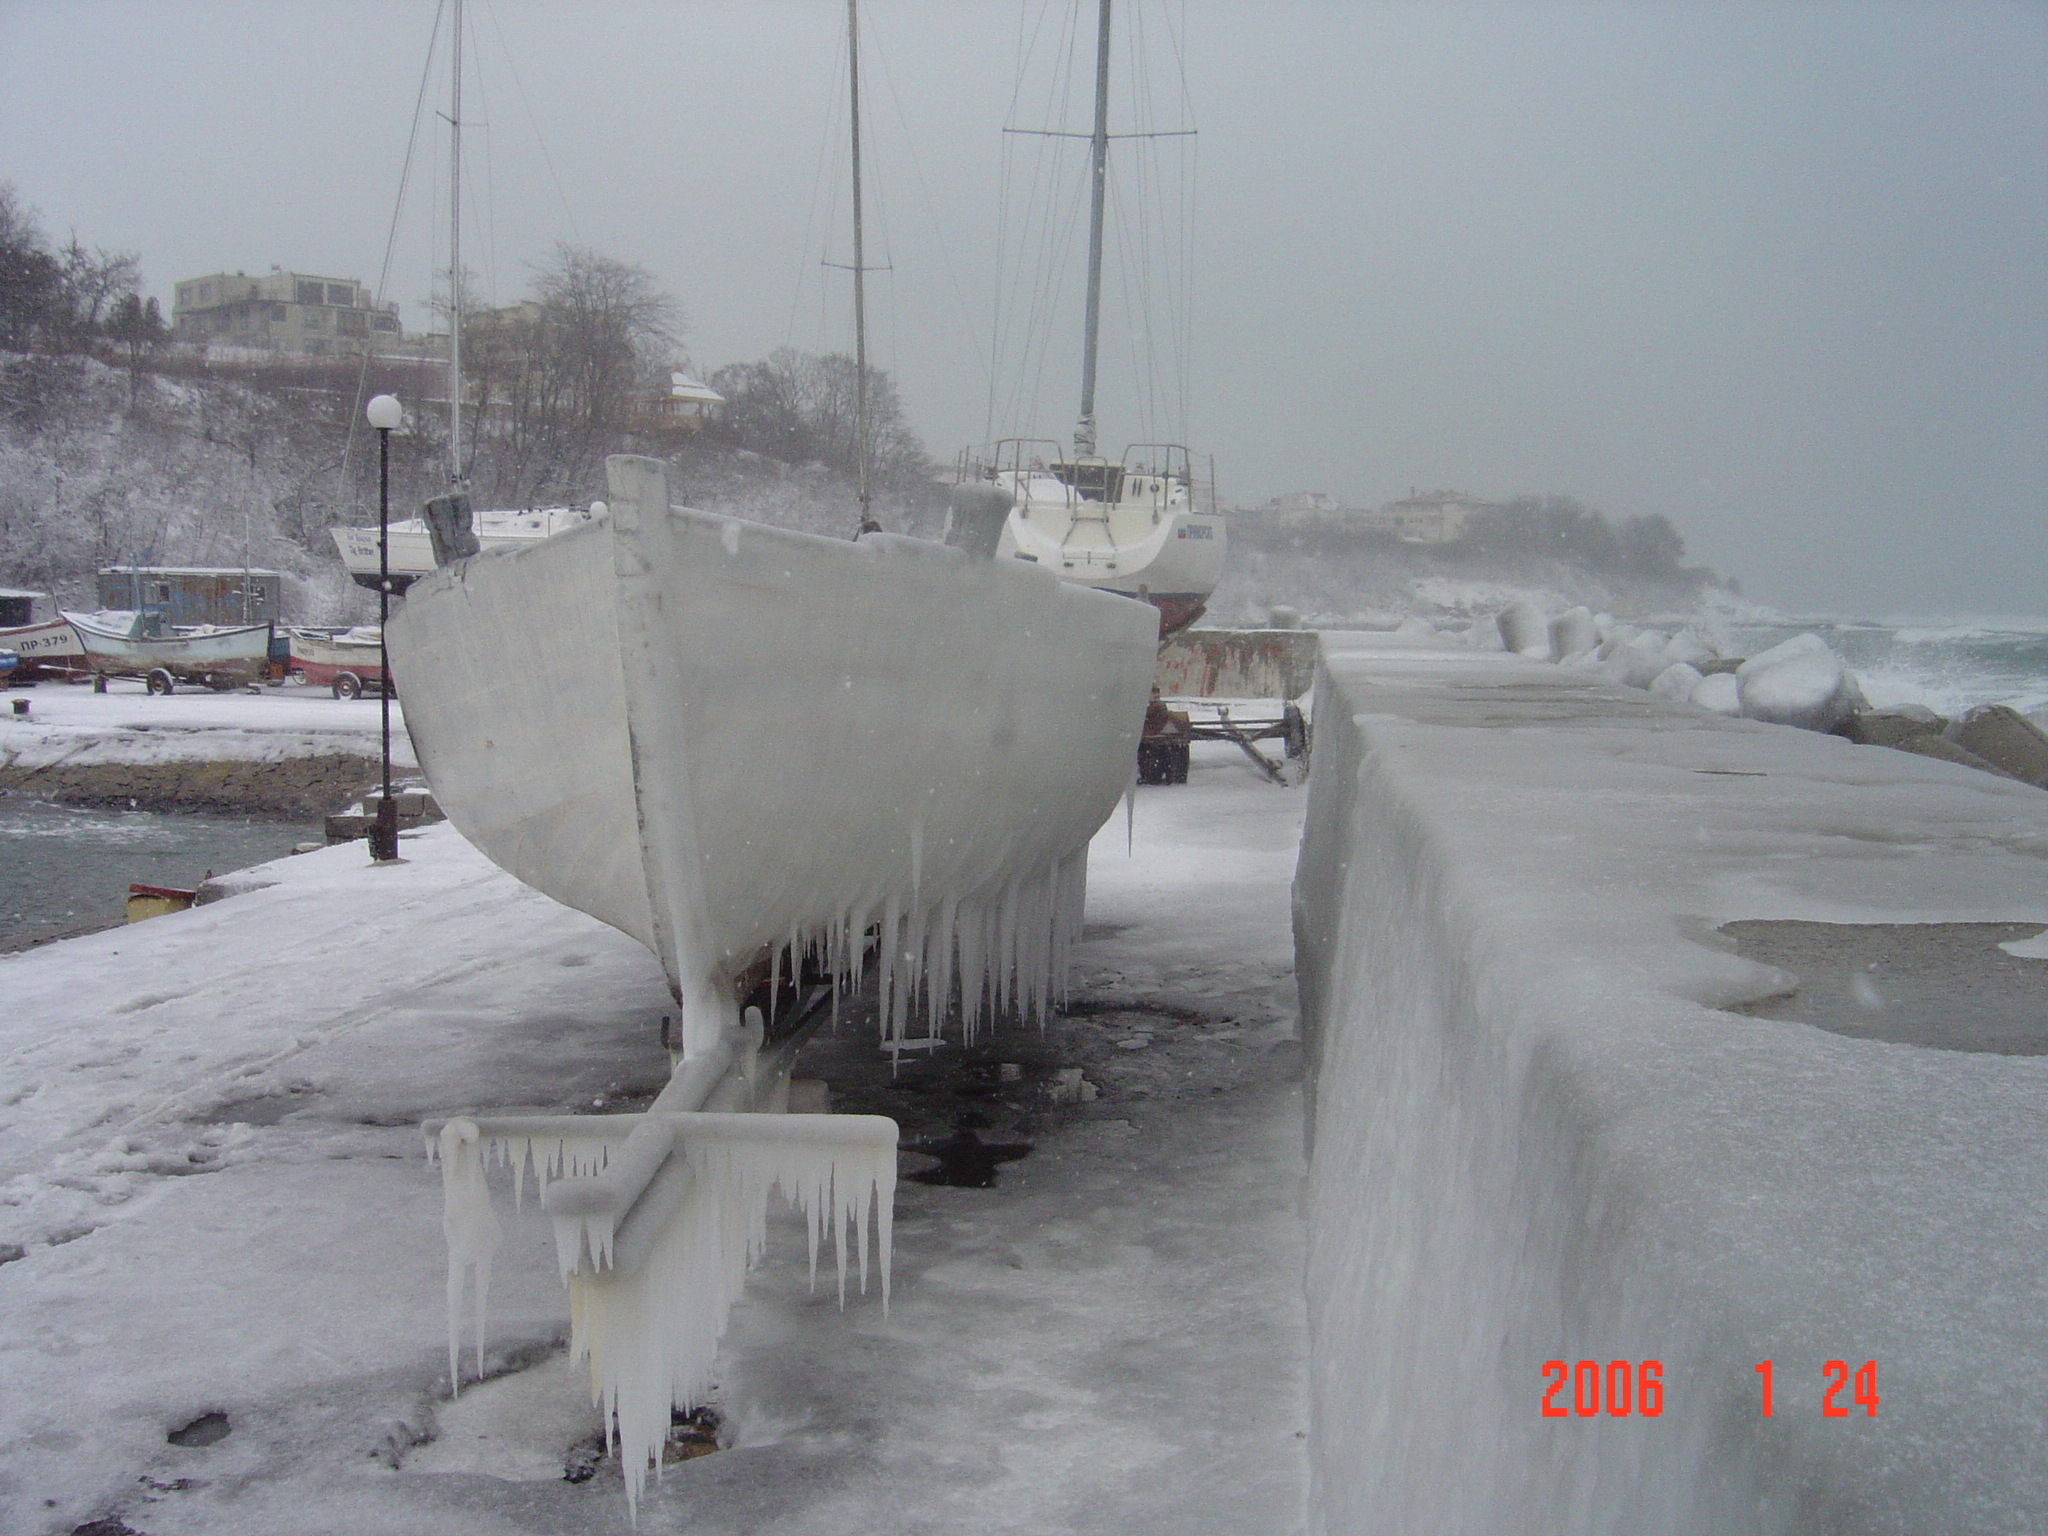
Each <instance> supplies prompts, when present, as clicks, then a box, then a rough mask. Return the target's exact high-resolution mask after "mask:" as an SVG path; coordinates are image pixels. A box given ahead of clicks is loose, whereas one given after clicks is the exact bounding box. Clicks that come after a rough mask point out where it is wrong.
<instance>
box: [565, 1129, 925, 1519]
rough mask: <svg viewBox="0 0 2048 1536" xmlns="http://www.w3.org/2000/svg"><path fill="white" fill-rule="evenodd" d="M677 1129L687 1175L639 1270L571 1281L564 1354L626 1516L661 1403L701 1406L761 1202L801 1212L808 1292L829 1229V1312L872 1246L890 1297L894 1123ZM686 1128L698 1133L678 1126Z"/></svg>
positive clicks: (639, 1485) (761, 1225) (862, 1270)
mask: <svg viewBox="0 0 2048 1536" xmlns="http://www.w3.org/2000/svg"><path fill="white" fill-rule="evenodd" d="M678 1120H679V1122H681V1123H684V1124H685V1134H684V1138H683V1149H684V1150H683V1153H682V1155H683V1156H685V1157H687V1159H688V1160H689V1166H690V1169H691V1172H692V1175H693V1177H692V1179H691V1181H690V1186H689V1191H688V1193H687V1194H686V1195H685V1197H684V1199H683V1202H682V1204H681V1206H680V1207H679V1208H678V1209H677V1211H676V1213H675V1215H674V1216H673V1217H672V1218H671V1219H670V1221H669V1223H668V1225H667V1227H666V1228H665V1229H664V1230H663V1231H662V1232H661V1234H660V1235H659V1236H658V1237H657V1239H656V1241H655V1246H654V1248H653V1250H652V1252H651V1253H650V1255H649V1257H648V1259H647V1262H646V1263H645V1264H644V1265H643V1266H642V1267H641V1268H640V1269H639V1270H637V1271H635V1272H634V1273H632V1274H627V1275H620V1274H615V1273H614V1274H597V1275H591V1274H583V1273H579V1274H578V1275H577V1276H576V1277H575V1279H574V1280H573V1281H572V1303H571V1316H572V1322H573V1331H572V1338H571V1344H570V1349H571V1353H572V1356H573V1358H575V1359H577V1360H579V1361H587V1362H588V1363H589V1367H590V1373H591V1395H592V1399H593V1401H595V1402H598V1403H601V1404H603V1405H605V1406H606V1407H607V1408H608V1409H609V1410H610V1411H611V1414H612V1416H613V1417H614V1418H615V1420H616V1423H617V1427H618V1450H619V1457H620V1462H621V1466H622V1468H623V1470H624V1472H625V1476H626V1493H627V1499H628V1502H629V1505H630V1507H631V1508H632V1510H633V1513H634V1516H635V1518H636V1519H637V1517H638V1505H639V1498H640V1495H641V1493H642V1492H643V1491H644V1489H645V1486H646V1482H647V1478H648V1476H649V1474H650V1473H653V1474H655V1475H657V1476H658V1475H659V1469H660V1457H661V1448H662V1445H663V1443H664V1441H665V1440H666V1439H667V1437H668V1429H669V1422H670V1409H671V1407H672V1406H676V1407H683V1408H689V1407H693V1406H695V1405H696V1404H698V1403H701V1402H702V1401H703V1400H704V1394H705V1391H706V1390H707V1388H708V1386H709V1379H710V1372H711V1367H712V1364H713V1362H714V1360H715V1359H716V1356H717V1352H718V1343H719V1340H720V1338H721V1337H722V1336H723V1334H724V1332H725V1328H726V1323H727V1320H728V1317H729V1314H730V1312H731V1308H732V1305H733V1303H734V1302H736V1301H737V1300H738V1299H739V1296H740V1292H741V1289H742V1287H743V1286H744V1283H745V1277H746V1272H747V1269H748V1268H749V1267H750V1266H751V1265H752V1263H753V1262H754V1260H755V1259H756V1258H758V1257H759V1255H760V1253H761V1250H762V1248H763V1246H764V1245H765V1243H766V1241H767V1206H768V1198H769V1196H770V1194H771V1193H773V1192H776V1191H780V1192H781V1194H782V1195H783V1197H784V1198H785V1199H787V1200H788V1201H789V1202H790V1203H791V1204H792V1205H794V1206H795V1207H796V1208H797V1210H798V1212H799V1213H800V1214H801V1216H802V1219H803V1221H804V1227H805V1234H806V1242H807V1247H808V1252H809V1255H810V1261H811V1278H812V1283H813V1284H814V1285H815V1283H816V1279H817V1267H816V1266H817V1256H818V1252H819V1250H820V1248H821V1247H822V1246H823V1239H824V1238H825V1236H826V1233H827V1230H828V1229H829V1231H830V1235H831V1239H832V1247H833V1255H834V1260H835V1268H836V1270H837V1274H838V1289H839V1296H840V1300H841V1303H842V1304H843V1303H844V1301H845V1294H846V1279H847V1270H848V1269H849V1267H855V1266H857V1271H858V1278H859V1284H860V1289H861V1291H862V1292H863V1293H865V1292H866V1290H867V1286H868V1273H869V1266H868V1253H867V1244H868V1242H869V1241H870V1240H872V1241H873V1242H875V1244H876V1253H875V1256H876V1261H877V1262H876V1268H877V1271H878V1274H879V1279H880V1282H881V1285H880V1288H881V1292H882V1300H883V1306H884V1308H885V1309H886V1307H887V1305H888V1298H889V1287H890V1259H891V1253H890V1248H889V1244H890V1243H891V1242H892V1241H893V1234H892V1231H891V1222H890V1214H891V1207H892V1205H893V1202H894V1199H895V1186H896V1151H895V1126H894V1125H893V1123H891V1122H889V1121H886V1120H879V1119H876V1118H874V1117H869V1116H815V1117H814V1116H798V1117H795V1120H796V1121H797V1122H800V1123H799V1124H792V1123H791V1121H790V1120H787V1119H784V1117H781V1116H758V1117H757V1116H725V1115H714V1116H703V1117H694V1116H684V1117H678ZM757 1120H758V1121H768V1122H770V1124H768V1125H764V1126H760V1127H759V1128H758V1130H757V1131H756V1132H755V1134H748V1132H749V1127H748V1126H746V1125H743V1124H741V1123H740V1122H742V1121H757ZM692 1121H695V1122H697V1123H699V1124H701V1125H703V1126H705V1127H707V1129H706V1130H704V1131H703V1132H702V1133H701V1134H699V1133H697V1132H695V1131H693V1130H690V1129H689V1128H688V1126H689V1122H692ZM871 1235H872V1236H871ZM849 1249H851V1250H852V1252H851V1253H849V1252H848V1250H849ZM850 1259H851V1260H853V1261H854V1265H853V1266H850V1265H849V1260H850Z"/></svg>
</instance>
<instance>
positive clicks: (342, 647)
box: [290, 624, 395, 699]
mask: <svg viewBox="0 0 2048 1536" xmlns="http://www.w3.org/2000/svg"><path fill="white" fill-rule="evenodd" d="M290 635H291V644H292V665H291V675H292V676H293V677H295V678H297V679H298V680H299V681H300V682H302V683H309V684H311V685H313V686H314V687H318V688H331V689H333V690H334V696H335V697H336V698H337V699H355V698H360V697H362V695H363V694H365V693H375V692H376V691H377V690H378V689H379V688H382V687H383V686H384V646H383V640H382V637H381V635H380V633H379V631H378V628H377V626H376V625H374V624H359V625H357V626H356V627H355V628H354V629H294V630H292V631H291V632H290ZM394 691H395V690H394Z"/></svg>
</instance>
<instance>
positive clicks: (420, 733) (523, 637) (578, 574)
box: [387, 456, 1157, 1052]
mask: <svg viewBox="0 0 2048 1536" xmlns="http://www.w3.org/2000/svg"><path fill="white" fill-rule="evenodd" d="M607 469H608V472H609V476H610V484H609V489H610V493H611V512H610V516H609V517H608V518H606V519H604V520H603V521H600V522H594V523H591V524H588V525H586V526H584V527H582V528H577V529H572V530H570V531H569V532H567V533H563V534H561V535H559V536H557V537H555V538H552V539H548V540H546V541H544V542H542V543H538V544H534V545H532V546H530V547H527V548H524V549H517V550H500V551H496V552H487V553H483V554H479V555H477V556H474V557H472V558H471V559H468V560H465V561H459V562H457V563H456V564H454V565H452V566H449V567H446V568H444V569H443V570H440V571H437V572H436V573H434V574H433V575H432V576H429V577H426V578H424V579H423V580H421V581H419V582H417V583H415V584H414V586H413V588H412V590H411V591H410V592H409V593H408V594H407V596H406V600H405V603H404V606H403V607H402V608H401V609H400V610H399V611H398V612H397V613H396V614H395V615H394V616H393V618H392V621H391V624H390V628H389V632H388V637H387V638H388V643H389V645H390V650H391V659H392V667H393V671H394V673H395V674H396V676H397V678H398V680H399V686H400V687H401V689H402V690H403V691H404V695H405V700H406V724H407V727H408V729H409V731H410V733H411V736H412V740H413V745H414V747H415V748H416V750H417V751H418V753H419V757H420V763H421V766H422V767H423V768H424V769H425V770H426V774H427V778H428V780H429V782H430V783H431V784H432V785H433V787H434V792H435V796H436V799H437V800H438V802H439V803H440V805H441V807H442V809H443V810H444V811H445V812H446V814H447V816H448V818H449V820H450V821H452V822H454V823H455V825H456V827H457V828H458V829H459V830H461V832H462V833H463V835H464V836H466V837H468V838H469V839H470V840H471V841H472V842H473V843H475V844H476V845H477V847H479V848H480V849H481V850H482V851H483V852H484V853H485V854H486V855H487V856H489V857H490V858H491V859H492V860H494V861H495V862H497V863H498V864H500V865H502V866H503V867H504V868H506V869H508V870H510V871H511V872H512V873H513V874H515V875H517V876H519V878H520V879H522V880H524V881H526V882H527V883H528V884H530V885H533V886H535V887H536V888H538V889H540V890H542V891H545V892H546V893H547V894H549V895H550V896H553V897H555V898H556V899H557V900H558V901H562V902H564V903H566V904H568V905H569V906H572V907H577V908H579V909H581V910H583V911H586V912H589V913H591V914H593V915H594V916H596V917H599V918H601V919H603V920H604V921H605V922H608V923H610V924H612V925H613V926H614V927H616V928H619V929H621V930H623V931H624V932H626V933H629V934H631V935H632V936H633V937H635V938H637V939H639V940H640V941H641V942H642V943H644V944H646V945H647V946H648V947H649V948H650V949H652V950H653V951H654V952H655V953H656V954H657V955H658V956H659V957H660V958H661V961H662V964H663V967H664V968H665V969H666V971H667V973H668V976H669V980H670V983H671V985H672V986H673V988H674V989H675V992H676V995H677V997H678V999H679V1000H680V1001H681V1003H682V1005H683V1017H684V1040H685V1049H686V1052H687V1051H688V1050H690V1049H694V1048H697V1047H699V1046H709V1045H710V1044H712V1043H714V1042H715V1041H716V1040H717V1039H718V1038H719V1037H720V1035H721V1033H722V1032H723V1031H724V1030H726V1029H727V1028H729V1027H730V1026H731V1025H733V1024H735V1023H736V1022H737V1021H738V1000H737V998H736V996H735V993H734V990H733V989H734V985H735V983H736V982H737V981H738V979H739V978H740V976H741V975H742V973H744V972H745V971H746V970H747V969H748V968H749V967H750V966H752V964H753V963H754V961H755V960H756V958H757V957H758V956H761V955H763V954H764V953H766V952H768V951H770V950H776V949H782V950H785V951H787V950H791V949H793V950H794V951H795V952H796V954H797V955H798V956H803V955H810V956H813V957H815V958H816V959H817V960H818V961H821V962H823V963H824V964H826V965H828V966H830V967H832V968H834V969H837V970H841V971H852V970H854V969H856V968H857V967H859V966H860V964H861V963H862V962H861V956H862V951H863V950H864V948H865V947H866V944H867V936H868V934H869V933H870V931H871V930H873V931H878V933H879V936H880V940H881V952H880V954H881V958H880V961H879V963H880V964H881V965H882V967H883V969H884V981H885V985H886V986H887V987H888V988H889V996H890V1001H891V1005H892V1006H891V1016H890V1019H889V1021H888V1027H889V1034H890V1038H891V1039H892V1040H896V1041H901V1040H903V1039H905V1038H907V1035H906V1026H907V1019H908V1013H909V1006H910V1001H911V996H912V991H913V990H915V991H916V993H917V994H918V996H920V997H921V998H923V999H926V1000H928V1001H930V1002H931V1003H932V1004H933V1005H934V1008H935V1009H936V1010H937V1011H940V1012H943V1011H944V1009H945V1007H946V1004H947V1002H948V1000H949V998H950V997H951V995H952V994H953V993H954V992H955V990H956V989H957V991H958V994H959V996H960V1000H961V1002H962V1005H963V1007H964V1008H965V1009H966V1011H967V1014H968V1018H969V1021H970V1027H971V1021H972V1019H973V1018H974V1017H975V1016H976V1015H977V1013H978V1012H979V1011H980V1010H981V1009H982V1008H984V1007H985V1006H986V1005H988V1004H990V1003H1003V1002H1009V1001H1012V1000H1020V1001H1023V1002H1025V1003H1026V1004H1028V1005H1030V1006H1033V1007H1036V1006H1042V1005H1043V1004H1044V1003H1045V1002H1046V1001H1047V1000H1048V998H1049V997H1050V995H1051V992H1052V990H1053V989H1054V988H1055V987H1056V986H1057V984H1058V978H1059V976H1060V975H1061V973H1062V971H1063V968H1064V967H1063V964H1062V961H1063V954H1064V949H1065V945H1066V943H1067V942H1068V940H1069V939H1071V937H1072V936H1073V935H1074V934H1075V933H1076V932H1077V931H1078V930H1077V927H1076V924H1077V923H1078V920H1079V900H1080V893H1081V888H1082V880H1083V874H1082V871H1083V866H1084V861H1085V856H1086V848H1087V842H1088V839H1089V837H1090V836H1091V835H1092V834H1093V833H1094V831H1095V830H1096V828H1097V827H1099V826H1100V825H1101V824H1102V823H1103V821H1104V820H1105V819H1106V818H1107V817H1108V815H1109V813H1110V812H1111V810H1113V809H1114V807H1115V805H1116V803H1117V800H1118V797H1119V796H1120V795H1121V794H1122V793H1123V790H1124V787H1125V785H1126V784H1127V783H1128V782H1129V780H1130V776H1131V763H1132V762H1133V760H1134V759H1135V755H1136V752H1137V741H1138V732H1139V729H1140V727H1141V725H1142V723H1143V717H1144V712H1145V704H1146V700H1147V697H1148V696H1149V693H1150V689H1151V682H1152V671H1153V664H1154V653H1155V649H1156V645H1155V631H1156V627H1157V625H1156V618H1155V616H1154V615H1153V614H1152V613H1151V612H1149V611H1148V610H1147V609H1145V608H1142V607H1140V606H1139V605H1137V604H1134V603H1130V602H1127V601H1125V600H1123V599H1121V598H1116V597H1112V596H1110V595H1108V594H1105V593H1099V592H1093V591H1089V590H1087V589H1085V588H1081V587H1077V586H1075V585H1072V584H1070V583H1064V582H1060V581H1058V580H1056V579H1055V578H1054V577H1053V576H1052V574H1051V573H1050V572H1047V571H1043V570H1037V569H1033V568H1032V567H1031V566H1030V565H1029V564H1028V563H1026V562H1022V561H1013V560H989V559H979V558H976V557H975V556H973V555H971V554H969V553H968V552H967V551H965V550H962V549H956V548H952V547H949V546H946V545H941V544H934V543H930V542H927V541H925V540H921V539H911V538H905V537H902V536H898V535H892V534H869V535H867V536H866V537H864V538H861V539H859V540H840V539H828V538H820V537H817V536H815V535H810V534H802V533H795V532H792V531H789V530H787V529H780V528H772V527H768V526H766V525H763V524H758V523H749V522H745V521H743V520H741V519H737V518H729V517H720V516H715V515H712V514H709V513H703V512H696V511H691V510H689V509H687V508H681V507H675V506H673V505H672V504H671V500H670V494H669V487H668V473H667V466H666V465H664V464H663V463H662V462H661V461H659V460H655V459H642V458H629V457H623V456H622V457H615V458H613V459H611V460H609V461H608V463H607ZM784 974H788V972H787V971H785V973H784Z"/></svg>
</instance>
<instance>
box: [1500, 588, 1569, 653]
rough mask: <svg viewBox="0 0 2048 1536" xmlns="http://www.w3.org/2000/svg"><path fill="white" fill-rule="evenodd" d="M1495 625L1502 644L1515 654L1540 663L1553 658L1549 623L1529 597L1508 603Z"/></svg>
mask: <svg viewBox="0 0 2048 1536" xmlns="http://www.w3.org/2000/svg"><path fill="white" fill-rule="evenodd" d="M1494 622H1495V623H1496V624H1497V625H1499V626H1500V639H1501V644H1502V645H1503V646H1505V647H1506V648H1507V649H1508V650H1510V651H1512V652H1514V654H1515V655H1517V656H1529V657H1533V658H1534V659H1535V660H1537V661H1549V660H1551V659H1552V658H1553V656H1554V654H1555V653H1554V652H1553V651H1552V650H1551V648H1550V621H1549V620H1548V619H1546V618H1545V617H1544V616H1543V610H1542V609H1541V608H1538V607H1537V606H1536V605H1535V604H1534V603H1532V602H1530V601H1529V600H1528V599H1527V598H1522V599H1520V600H1519V601H1517V602H1512V603H1509V604H1508V605H1507V607H1505V608H1503V609H1501V611H1500V613H1499V615H1498V617H1496V618H1495V620H1494Z"/></svg>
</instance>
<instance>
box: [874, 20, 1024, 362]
mask: <svg viewBox="0 0 2048 1536" xmlns="http://www.w3.org/2000/svg"><path fill="white" fill-rule="evenodd" d="M873 26H874V23H873V20H872V18H871V19H870V21H869V36H870V44H869V53H870V56H871V57H872V58H873V59H874V61H875V65H876V67H877V68H878V69H880V70H881V72H882V83H883V85H885V86H887V87H888V91H889V100H890V103H891V104H892V105H893V106H894V107H895V109H896V123H897V126H898V127H900V128H901V129H902V130H903V144H904V148H905V151H906V152H907V154H908V155H909V158H910V169H911V172H912V174H913V175H915V176H916V178H917V189H918V193H919V195H920V196H921V197H922V198H923V200H924V209H925V217H926V218H927V219H928V220H929V221H930V223H931V230H932V236H933V239H934V241H935V242H936V244H937V246H938V250H939V260H940V262H941V263H942V264H943V265H944V266H945V269H946V280H947V282H948V283H949V284H950V285H951V287H952V289H953V298H954V301H955V302H956V303H957V304H958V305H959V306H960V316H961V319H962V320H963V321H965V322H966V323H965V324H963V325H962V327H961V334H962V335H966V336H973V335H974V325H973V314H974V310H973V306H971V305H970V304H969V303H968V302H967V291H966V289H965V288H964V287H962V286H961V283H960V273H959V269H958V268H957V267H955V266H954V264H953V253H952V252H951V250H949V249H948V248H947V245H946V235H945V231H944V229H943V228H942V227H941V225H940V223H939V212H938V204H937V203H936V202H934V201H933V199H932V191H931V185H930V183H929V182H927V181H926V180H925V174H924V163H923V162H922V161H921V160H919V159H918V156H917V141H916V137H915V135H913V134H912V133H911V131H910V118H909V116H908V114H907V113H905V111H904V110H903V97H902V96H901V94H899V93H898V91H897V89H896V76H895V73H894V72H893V71H892V70H891V69H890V68H889V58H888V55H887V54H885V53H884V52H883V51H882V47H881V43H880V41H879V39H877V38H875V35H874V32H873ZM883 246H884V249H885V250H887V249H888V248H889V244H888V224H887V221H886V218H885V220H884V223H883ZM891 264H893V263H891ZM895 292H896V287H895V284H893V283H891V284H890V285H889V294H890V305H891V313H892V315H893V312H894V304H895ZM896 334H897V333H896V326H895V323H894V320H893V319H892V320H891V323H890V328H889V345H890V360H891V371H892V372H894V361H895V346H896ZM975 361H976V362H977V363H978V364H979V365H980V366H981V369H982V371H983V373H984V374H986V375H987V376H988V377H989V378H990V379H993V378H994V377H995V375H994V373H993V372H992V371H991V370H990V364H989V359H988V354H987V353H986V352H984V351H982V350H981V341H980V338H979V337H978V336H977V337H975ZM897 376H898V377H901V375H900V374H899V375H897Z"/></svg>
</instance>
